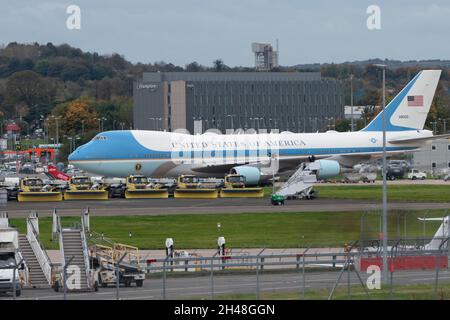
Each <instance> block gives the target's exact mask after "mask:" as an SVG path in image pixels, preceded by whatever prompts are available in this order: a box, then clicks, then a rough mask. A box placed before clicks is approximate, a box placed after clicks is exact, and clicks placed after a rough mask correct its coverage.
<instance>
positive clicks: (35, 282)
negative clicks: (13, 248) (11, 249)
mask: <svg viewBox="0 0 450 320" xmlns="http://www.w3.org/2000/svg"><path fill="white" fill-rule="evenodd" d="M19 247H20V251H21V253H22V257H23V258H24V259H25V263H26V265H27V268H28V282H29V285H30V286H31V287H33V288H48V287H49V283H48V281H47V278H46V277H45V274H44V272H43V271H42V268H41V265H40V264H39V261H38V259H37V258H36V255H35V254H34V251H33V248H32V247H31V245H30V243H29V242H28V239H27V236H26V235H24V234H21V235H19Z"/></svg>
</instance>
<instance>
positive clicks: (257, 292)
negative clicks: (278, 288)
mask: <svg viewBox="0 0 450 320" xmlns="http://www.w3.org/2000/svg"><path fill="white" fill-rule="evenodd" d="M264 250H266V248H264V249H262V250H261V251H260V252H259V253H258V255H257V256H256V300H259V268H260V266H261V267H262V265H261V263H262V262H263V261H262V259H260V257H259V256H260V255H261V253H263V252H264Z"/></svg>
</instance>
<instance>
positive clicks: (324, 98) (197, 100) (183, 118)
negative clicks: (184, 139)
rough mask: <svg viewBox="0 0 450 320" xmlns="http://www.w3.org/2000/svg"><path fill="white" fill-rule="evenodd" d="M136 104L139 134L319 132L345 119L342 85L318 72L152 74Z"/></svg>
mask: <svg viewBox="0 0 450 320" xmlns="http://www.w3.org/2000/svg"><path fill="white" fill-rule="evenodd" d="M133 99H134V109H133V110H134V111H133V116H134V128H135V129H140V130H167V131H173V130H175V129H179V128H186V129H188V130H189V131H190V132H191V133H192V132H194V122H195V121H196V123H199V121H201V124H202V129H203V131H204V130H207V129H209V128H217V129H220V130H222V131H224V130H225V129H237V128H242V129H248V128H254V129H267V130H271V129H279V130H280V131H292V132H315V131H325V130H327V129H332V128H333V125H334V122H335V120H336V119H343V118H344V107H343V106H344V101H343V84H342V82H340V81H337V80H330V79H323V78H322V77H321V75H320V73H318V72H148V73H144V74H143V76H142V79H139V80H137V81H135V82H134V86H133Z"/></svg>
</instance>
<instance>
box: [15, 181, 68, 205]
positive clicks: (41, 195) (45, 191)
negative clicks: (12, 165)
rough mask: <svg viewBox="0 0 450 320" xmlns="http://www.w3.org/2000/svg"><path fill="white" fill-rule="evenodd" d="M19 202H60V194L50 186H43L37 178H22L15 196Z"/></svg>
mask: <svg viewBox="0 0 450 320" xmlns="http://www.w3.org/2000/svg"><path fill="white" fill-rule="evenodd" d="M17 200H18V201H19V202H25V201H61V200H62V192H61V191H57V190H55V188H54V187H52V186H50V185H44V183H43V182H42V180H41V179H39V178H28V177H27V178H23V179H21V180H20V187H19V192H18V196H17Z"/></svg>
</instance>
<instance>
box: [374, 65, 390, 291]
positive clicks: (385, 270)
mask: <svg viewBox="0 0 450 320" xmlns="http://www.w3.org/2000/svg"><path fill="white" fill-rule="evenodd" d="M375 66H377V67H379V68H381V69H382V71H383V102H382V104H383V110H382V119H383V283H384V284H388V282H389V269H388V260H387V254H388V253H387V242H388V239H387V180H386V171H387V168H386V113H385V112H384V111H385V107H386V65H384V64H377V65H375Z"/></svg>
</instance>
